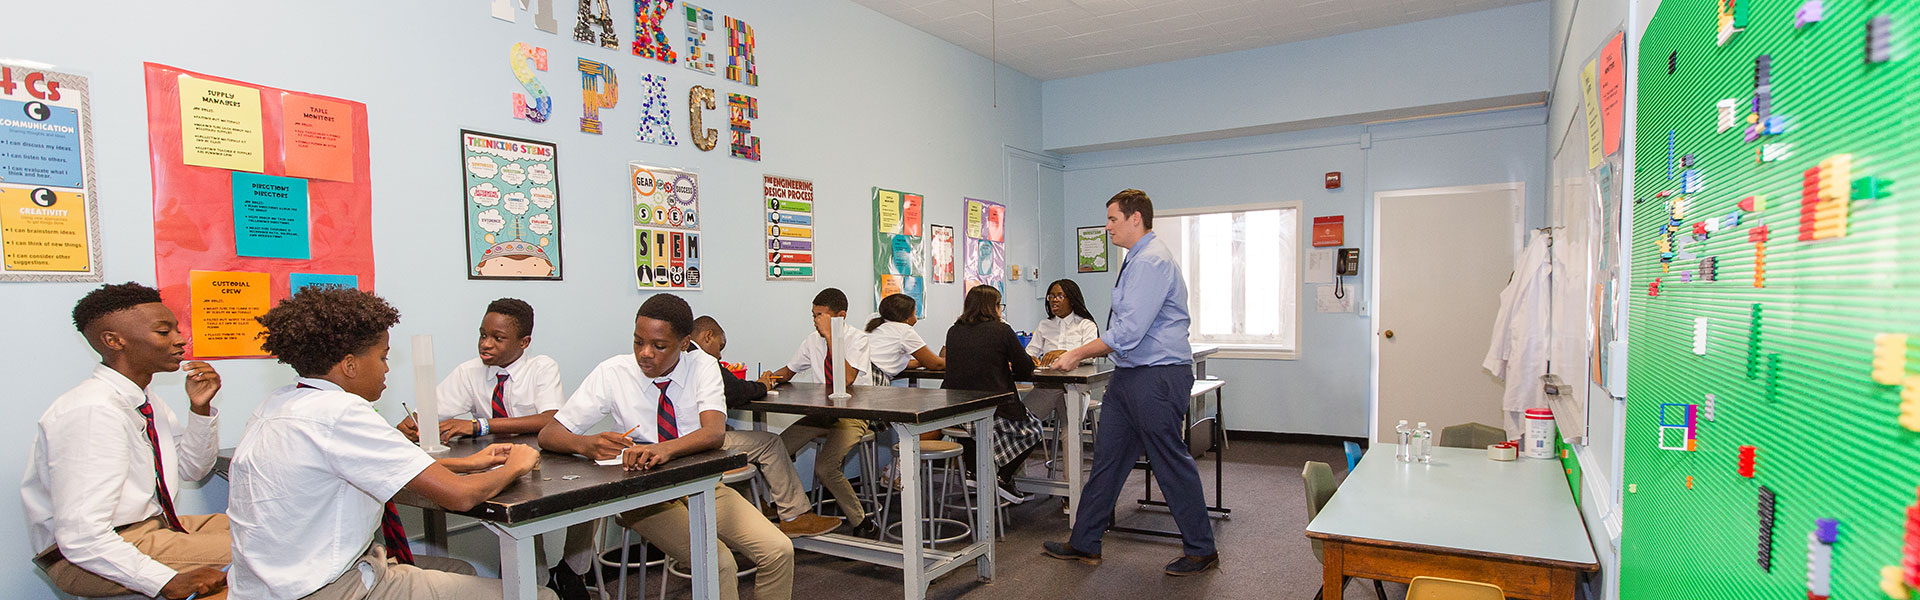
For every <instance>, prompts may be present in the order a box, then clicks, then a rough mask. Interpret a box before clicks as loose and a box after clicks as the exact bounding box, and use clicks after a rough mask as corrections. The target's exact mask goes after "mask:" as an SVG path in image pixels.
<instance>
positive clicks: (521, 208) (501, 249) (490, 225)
mask: <svg viewBox="0 0 1920 600" xmlns="http://www.w3.org/2000/svg"><path fill="white" fill-rule="evenodd" d="M460 159H461V160H460V164H461V171H462V174H463V175H464V176H465V177H466V186H465V187H466V190H467V191H466V202H465V204H466V207H467V209H466V219H467V220H466V229H467V278H468V279H545V280H554V281H558V280H560V278H561V277H560V267H561V264H560V173H559V168H560V167H559V164H560V161H559V148H557V147H556V146H555V145H554V144H552V143H548V142H537V141H533V140H523V139H519V138H511V137H506V136H500V135H493V134H488V133H480V132H477V131H465V130H462V131H461V132H460Z"/></svg>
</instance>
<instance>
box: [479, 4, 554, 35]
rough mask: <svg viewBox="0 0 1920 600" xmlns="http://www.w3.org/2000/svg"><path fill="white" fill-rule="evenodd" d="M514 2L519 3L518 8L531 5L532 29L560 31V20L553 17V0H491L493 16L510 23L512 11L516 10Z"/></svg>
mask: <svg viewBox="0 0 1920 600" xmlns="http://www.w3.org/2000/svg"><path fill="white" fill-rule="evenodd" d="M515 4H519V5H520V7H519V9H518V10H527V8H528V7H529V6H531V7H533V28H534V29H538V30H541V31H545V32H547V33H560V22H559V21H555V20H554V19H553V0H493V18H495V19H499V20H502V21H506V22H508V23H512V22H513V20H514V18H515V17H514V13H515V12H518V11H517V10H515V8H514V5H515Z"/></svg>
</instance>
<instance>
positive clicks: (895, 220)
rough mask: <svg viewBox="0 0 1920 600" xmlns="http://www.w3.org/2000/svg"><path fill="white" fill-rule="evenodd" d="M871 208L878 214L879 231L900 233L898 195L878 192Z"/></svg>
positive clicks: (896, 193)
mask: <svg viewBox="0 0 1920 600" xmlns="http://www.w3.org/2000/svg"><path fill="white" fill-rule="evenodd" d="M873 208H874V210H875V211H878V212H879V213H880V231H882V232H885V233H900V193H899V192H894V191H889V190H880V192H879V195H878V196H876V197H875V200H874V202H873Z"/></svg>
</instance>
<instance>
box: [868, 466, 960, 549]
mask: <svg viewBox="0 0 1920 600" xmlns="http://www.w3.org/2000/svg"><path fill="white" fill-rule="evenodd" d="M915 441H918V442H919V443H920V464H919V465H918V466H917V467H916V468H918V469H919V470H920V486H921V490H922V494H921V505H920V506H921V511H920V517H921V522H920V523H915V524H912V525H911V526H915V527H922V528H923V530H922V531H921V534H920V541H921V543H922V544H923V545H925V546H926V547H928V548H932V547H933V546H934V545H935V544H944V543H947V542H952V541H955V540H960V539H963V538H966V537H967V536H970V535H973V526H972V525H969V524H967V523H966V522H963V521H961V520H959V519H950V518H946V517H941V516H937V515H938V514H941V509H942V508H945V507H947V506H949V503H948V502H947V498H948V497H950V496H952V495H953V487H954V486H953V482H954V481H955V480H962V481H961V483H960V484H959V486H958V487H959V488H960V496H961V497H962V498H963V500H962V502H963V506H961V507H959V508H965V509H966V510H968V512H971V511H972V508H973V505H972V502H971V501H970V500H968V499H971V498H972V496H971V495H969V494H967V493H966V489H967V486H966V483H965V482H964V479H965V478H966V475H965V473H966V469H963V468H961V458H960V455H961V454H962V450H961V448H960V444H959V443H958V442H949V441H946V440H908V441H906V442H903V443H912V442H915ZM935 471H938V472H939V473H940V479H939V480H937V481H936V480H935V479H934V472H935ZM936 489H937V491H936ZM892 503H893V488H892V487H891V486H888V487H887V489H886V492H885V498H883V499H882V500H881V501H880V506H881V507H883V509H884V507H888V506H889V505H891V504H892ZM903 512H904V511H903ZM879 519H880V520H879V521H878V522H879V523H882V524H885V525H886V527H884V528H883V529H882V533H881V537H883V538H885V539H892V540H899V539H903V538H904V537H906V532H905V530H904V529H899V528H905V527H908V526H909V524H908V523H905V522H895V523H887V514H886V513H885V512H881V513H880V516H879ZM947 531H952V532H953V533H952V534H951V535H941V534H942V533H945V532H947Z"/></svg>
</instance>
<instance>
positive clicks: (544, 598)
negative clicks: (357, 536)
mask: <svg viewBox="0 0 1920 600" xmlns="http://www.w3.org/2000/svg"><path fill="white" fill-rule="evenodd" d="M413 560H414V562H416V563H419V566H415V565H403V564H399V563H396V562H393V561H390V560H388V559H387V549H386V548H384V547H382V546H380V545H379V544H374V545H373V546H372V547H369V548H367V553H366V554H365V555H362V556H361V557H360V560H358V561H355V562H354V564H353V566H351V567H348V568H347V572H346V573H344V574H342V575H340V578H339V579H335V580H333V583H329V584H327V585H325V586H322V587H321V588H320V589H318V590H315V591H314V592H313V593H311V594H307V596H306V598H305V599H303V600H495V599H498V598H500V597H502V595H503V593H504V590H502V589H501V587H500V580H498V579H487V578H484V577H474V576H473V566H472V565H469V564H467V563H466V561H461V560H456V559H450V558H442V557H438V556H424V555H414V557H413ZM436 569H447V570H436ZM368 581H372V585H368V583H367V582H368ZM538 590H539V592H540V599H541V600H557V599H558V597H557V596H555V595H554V594H553V590H549V589H547V588H538Z"/></svg>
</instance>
